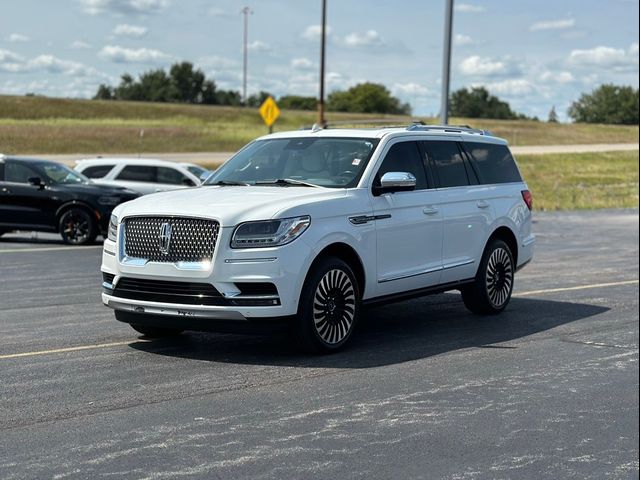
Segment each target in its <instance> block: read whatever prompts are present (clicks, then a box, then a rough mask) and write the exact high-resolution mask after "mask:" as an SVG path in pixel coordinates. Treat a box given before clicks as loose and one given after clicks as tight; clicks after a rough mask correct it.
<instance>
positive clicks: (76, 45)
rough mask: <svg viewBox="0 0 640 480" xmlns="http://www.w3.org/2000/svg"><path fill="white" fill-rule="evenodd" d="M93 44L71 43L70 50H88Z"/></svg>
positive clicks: (80, 41) (78, 41) (77, 41)
mask: <svg viewBox="0 0 640 480" xmlns="http://www.w3.org/2000/svg"><path fill="white" fill-rule="evenodd" d="M91 46H92V45H91V44H90V43H87V42H83V41H82V40H76V41H75V42H71V43H70V44H69V48H71V49H73V50H84V49H87V48H91Z"/></svg>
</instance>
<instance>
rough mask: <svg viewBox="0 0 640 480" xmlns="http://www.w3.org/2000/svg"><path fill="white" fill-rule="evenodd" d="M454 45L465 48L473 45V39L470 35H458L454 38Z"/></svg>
mask: <svg viewBox="0 0 640 480" xmlns="http://www.w3.org/2000/svg"><path fill="white" fill-rule="evenodd" d="M453 44H454V45H457V46H459V47H463V46H465V45H471V44H473V39H472V38H471V37H470V36H469V35H463V34H461V33H456V35H455V37H453Z"/></svg>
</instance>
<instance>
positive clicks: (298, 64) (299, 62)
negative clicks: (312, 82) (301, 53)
mask: <svg viewBox="0 0 640 480" xmlns="http://www.w3.org/2000/svg"><path fill="white" fill-rule="evenodd" d="M291 67H293V68H295V69H297V70H309V69H310V68H313V62H312V61H311V60H309V59H308V58H294V59H292V60H291Z"/></svg>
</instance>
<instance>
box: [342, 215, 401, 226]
mask: <svg viewBox="0 0 640 480" xmlns="http://www.w3.org/2000/svg"><path fill="white" fill-rule="evenodd" d="M386 218H391V215H389V214H385V215H356V216H355V217H349V221H350V222H351V223H352V224H353V225H364V224H365V223H369V222H371V221H373V220H384V219H386Z"/></svg>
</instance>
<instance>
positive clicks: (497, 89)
mask: <svg viewBox="0 0 640 480" xmlns="http://www.w3.org/2000/svg"><path fill="white" fill-rule="evenodd" d="M472 86H474V87H480V86H484V87H486V89H487V90H489V91H490V92H491V93H493V94H495V95H498V96H499V95H506V96H513V95H526V94H529V93H533V92H535V91H536V87H535V85H534V84H533V83H532V82H530V81H529V80H526V79H524V78H516V79H508V80H503V81H500V82H489V83H484V84H474V85H472Z"/></svg>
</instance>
